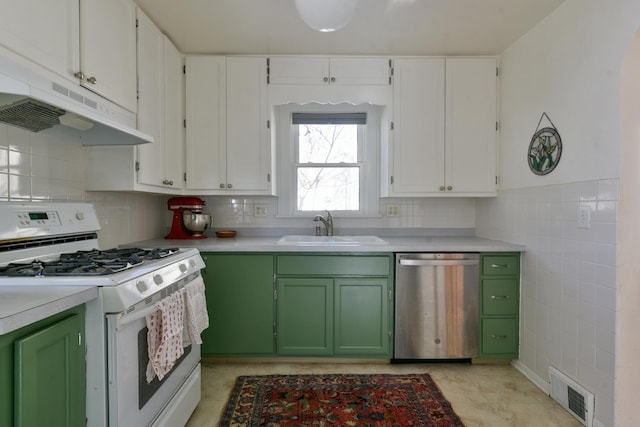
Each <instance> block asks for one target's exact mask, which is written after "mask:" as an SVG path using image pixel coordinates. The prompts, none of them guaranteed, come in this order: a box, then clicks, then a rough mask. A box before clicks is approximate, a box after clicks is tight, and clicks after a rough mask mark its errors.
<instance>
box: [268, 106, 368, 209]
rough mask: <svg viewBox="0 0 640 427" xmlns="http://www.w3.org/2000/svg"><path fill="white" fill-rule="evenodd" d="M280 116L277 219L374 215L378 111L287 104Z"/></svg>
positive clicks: (359, 107)
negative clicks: (325, 212)
mask: <svg viewBox="0 0 640 427" xmlns="http://www.w3.org/2000/svg"><path fill="white" fill-rule="evenodd" d="M278 111H279V113H278V118H279V120H278V124H279V125H280V128H278V129H277V132H276V134H277V135H278V136H277V138H278V142H277V143H278V152H279V153H278V154H279V155H278V158H279V160H280V163H279V165H278V171H279V172H278V173H279V191H278V194H279V196H280V198H279V214H280V215H282V216H291V215H293V216H296V215H300V216H306V215H309V213H311V212H318V211H323V210H329V211H332V212H339V213H340V214H341V215H343V216H350V215H352V216H358V215H374V214H377V203H378V185H377V183H378V174H377V170H378V155H377V153H378V133H379V132H378V131H377V128H378V126H379V124H378V114H377V109H376V107H375V106H372V105H369V104H367V105H362V106H354V105H350V104H345V105H342V104H340V105H320V104H309V105H304V106H303V105H292V104H287V105H286V106H280V107H278Z"/></svg>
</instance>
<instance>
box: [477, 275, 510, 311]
mask: <svg viewBox="0 0 640 427" xmlns="http://www.w3.org/2000/svg"><path fill="white" fill-rule="evenodd" d="M518 294H519V292H518V279H484V280H482V314H484V315H495V314H511V315H514V316H515V315H517V314H518Z"/></svg>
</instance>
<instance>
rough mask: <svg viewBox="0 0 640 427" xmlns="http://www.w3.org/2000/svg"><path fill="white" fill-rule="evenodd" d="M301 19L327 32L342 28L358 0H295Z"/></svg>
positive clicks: (312, 26) (318, 29)
mask: <svg viewBox="0 0 640 427" xmlns="http://www.w3.org/2000/svg"><path fill="white" fill-rule="evenodd" d="M295 2H296V9H297V10H298V14H299V15H300V17H301V18H302V20H303V21H304V22H305V24H307V25H308V26H309V27H311V28H313V29H314V30H316V31H321V32H323V33H328V32H331V31H336V30H339V29H340V28H343V27H344V26H345V25H347V23H348V22H349V20H350V19H351V17H352V16H353V13H354V12H355V10H356V6H357V5H358V0H295Z"/></svg>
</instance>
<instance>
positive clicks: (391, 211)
mask: <svg viewBox="0 0 640 427" xmlns="http://www.w3.org/2000/svg"><path fill="white" fill-rule="evenodd" d="M387 216H388V217H390V218H395V217H398V216H400V208H399V207H398V205H387Z"/></svg>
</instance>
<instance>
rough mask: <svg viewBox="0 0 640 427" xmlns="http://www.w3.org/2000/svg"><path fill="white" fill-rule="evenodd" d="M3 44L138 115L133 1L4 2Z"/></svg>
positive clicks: (1, 1) (0, 30)
mask: <svg viewBox="0 0 640 427" xmlns="http://www.w3.org/2000/svg"><path fill="white" fill-rule="evenodd" d="M0 7H1V8H2V10H3V11H4V13H1V14H0V44H1V45H3V46H4V47H6V48H7V49H10V50H12V51H14V52H15V53H17V54H19V55H21V56H23V57H24V58H26V59H28V60H30V61H32V62H34V63H36V64H37V65H39V66H41V67H44V68H46V69H48V70H50V71H52V72H54V73H56V74H57V75H59V76H61V77H63V78H65V79H66V80H68V81H70V82H73V83H75V84H78V83H79V84H80V85H82V86H84V87H85V88H87V89H89V90H91V91H92V92H94V93H97V94H98V95H100V96H102V97H103V98H105V99H108V100H110V101H112V102H114V103H115V104H118V105H119V106H120V107H123V108H125V109H126V110H128V111H130V112H132V113H135V112H136V27H135V25H136V22H135V8H134V5H133V2H131V1H130V0H109V1H104V0H55V1H54V0H20V1H9V0H0Z"/></svg>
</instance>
